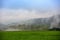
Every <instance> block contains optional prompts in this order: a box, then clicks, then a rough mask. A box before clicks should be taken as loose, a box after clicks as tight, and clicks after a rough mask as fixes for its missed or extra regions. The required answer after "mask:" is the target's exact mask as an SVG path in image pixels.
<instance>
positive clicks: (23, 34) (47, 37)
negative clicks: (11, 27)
mask: <svg viewBox="0 0 60 40" xmlns="http://www.w3.org/2000/svg"><path fill="white" fill-rule="evenodd" d="M0 40H60V32H59V31H18V32H0Z"/></svg>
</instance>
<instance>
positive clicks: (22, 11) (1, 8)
mask: <svg viewBox="0 0 60 40" xmlns="http://www.w3.org/2000/svg"><path fill="white" fill-rule="evenodd" d="M0 2H1V3H0V14H1V15H0V16H1V22H7V21H12V20H13V21H14V20H15V21H16V20H23V19H31V18H46V17H50V16H52V15H54V14H57V10H58V9H59V8H60V7H59V8H58V5H59V3H58V2H59V1H58V0H2V1H1V0H0Z"/></svg>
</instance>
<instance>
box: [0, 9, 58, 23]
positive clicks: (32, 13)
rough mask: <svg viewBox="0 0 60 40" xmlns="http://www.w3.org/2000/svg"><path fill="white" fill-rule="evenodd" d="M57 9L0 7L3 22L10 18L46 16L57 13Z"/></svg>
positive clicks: (21, 18) (20, 18)
mask: <svg viewBox="0 0 60 40" xmlns="http://www.w3.org/2000/svg"><path fill="white" fill-rule="evenodd" d="M56 13H57V11H55V10H54V11H53V10H48V11H46V12H44V11H42V12H40V11H38V10H27V9H0V14H1V15H0V16H1V22H7V21H10V20H23V19H24V20H25V19H32V18H46V17H50V16H52V15H54V14H56Z"/></svg>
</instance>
